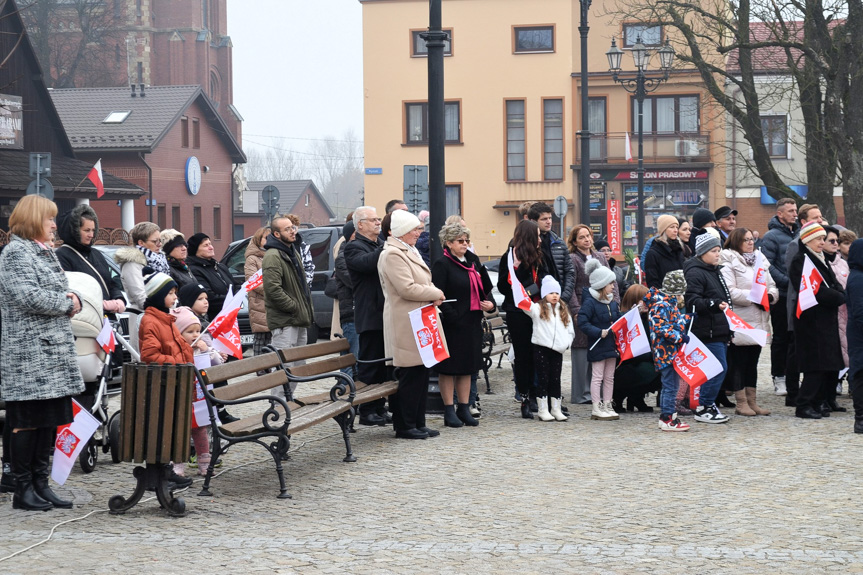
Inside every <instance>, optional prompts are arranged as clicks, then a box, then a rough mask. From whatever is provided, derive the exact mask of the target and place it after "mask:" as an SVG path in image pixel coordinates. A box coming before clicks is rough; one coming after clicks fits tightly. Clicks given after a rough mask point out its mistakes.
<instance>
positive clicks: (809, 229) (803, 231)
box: [800, 221, 827, 244]
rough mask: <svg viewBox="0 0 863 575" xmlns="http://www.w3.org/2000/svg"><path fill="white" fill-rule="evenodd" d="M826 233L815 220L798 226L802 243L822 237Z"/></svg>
mask: <svg viewBox="0 0 863 575" xmlns="http://www.w3.org/2000/svg"><path fill="white" fill-rule="evenodd" d="M826 235H827V232H826V231H824V228H823V227H822V226H821V224H819V223H818V222H816V221H812V222H808V223H807V224H806V225H805V226H803V227H802V228H800V239H801V240H803V243H804V244H808V243H809V242H811V241H812V240H814V239H815V238H823V237H824V236H826Z"/></svg>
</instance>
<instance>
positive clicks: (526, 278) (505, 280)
mask: <svg viewBox="0 0 863 575" xmlns="http://www.w3.org/2000/svg"><path fill="white" fill-rule="evenodd" d="M508 262H509V249H507V251H506V253H504V254H503V256H501V258H500V267H499V268H498V269H500V270H501V271H500V273H498V274H497V291H499V292H500V295H502V296H503V303H502V304H501V306H500V307H501V308H502V309H503V310H504V311H506V312H507V313H509V312H517V311H520V310H519V308H518V307H516V305H515V300H514V299H513V297H512V284H511V283H509V263H508ZM547 275H548V268H547V267H546V265H545V261H544V258H543V260H541V261H540V264H539V267H538V268H537V269H536V270H531V269H530V268H529V267H528V266H527V264H525V263H524V262H519V264H518V267H517V268H515V277H517V278H518V281H519V282H521V285H522V286H524V289H525V290H527V293H528V294H529V295H530V300H531V301H532V302H538V301H539V300H540V299H542V298H540V297H539V286H540V285H542V278H544V277H545V276H547Z"/></svg>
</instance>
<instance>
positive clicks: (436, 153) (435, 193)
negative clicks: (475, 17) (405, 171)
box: [420, 0, 449, 261]
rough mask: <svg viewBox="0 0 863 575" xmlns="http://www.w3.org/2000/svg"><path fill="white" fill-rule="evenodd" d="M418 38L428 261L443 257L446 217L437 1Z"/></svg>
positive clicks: (443, 41)
mask: <svg viewBox="0 0 863 575" xmlns="http://www.w3.org/2000/svg"><path fill="white" fill-rule="evenodd" d="M420 36H421V37H422V38H423V39H424V40H425V41H426V48H427V49H428V123H429V248H430V251H431V260H432V261H435V260H437V259H438V258H440V257H443V246H442V245H441V242H440V239H439V238H438V233H439V232H440V229H441V228H442V227H443V224H444V221H445V220H446V215H447V214H446V176H445V172H446V170H445V167H444V143H445V139H446V132H445V127H444V99H443V94H444V90H443V80H444V76H443V53H444V46H445V45H446V40H447V38H448V37H449V35H448V34H447V33H446V32H444V31H443V30H442V29H441V0H429V29H428V32H423V33H422V34H420Z"/></svg>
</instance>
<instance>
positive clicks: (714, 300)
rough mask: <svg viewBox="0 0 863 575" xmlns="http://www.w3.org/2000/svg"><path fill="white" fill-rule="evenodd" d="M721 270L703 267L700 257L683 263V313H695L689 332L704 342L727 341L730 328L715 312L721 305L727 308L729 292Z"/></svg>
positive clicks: (718, 310)
mask: <svg viewBox="0 0 863 575" xmlns="http://www.w3.org/2000/svg"><path fill="white" fill-rule="evenodd" d="M721 269H722V266H710V265H707V264H706V263H704V262H703V261H701V258H692V259H690V260H687V261H686V263H684V264H683V274H684V276H685V277H686V296H685V301H686V311H687V312H688V313H692V312H695V314H696V316H695V320H694V321H693V322H692V333H694V334H695V336H696V337H697V338H698V339H700V340H701V341H703V342H704V343H716V342H722V343H727V342H729V341H731V328H730V327H728V320H727V319H725V314H724V313H723V312H722V310H721V309H719V304H720V303H722V302H725V303H727V304H728V305H729V306H730V305H731V293H730V292H729V291H728V286H726V285H725V280H723V279H722V274H721V273H720V270H721Z"/></svg>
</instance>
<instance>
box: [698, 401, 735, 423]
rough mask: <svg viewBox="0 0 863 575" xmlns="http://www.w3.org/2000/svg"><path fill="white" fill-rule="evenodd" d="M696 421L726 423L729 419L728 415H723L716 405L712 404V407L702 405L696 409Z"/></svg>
mask: <svg viewBox="0 0 863 575" xmlns="http://www.w3.org/2000/svg"><path fill="white" fill-rule="evenodd" d="M695 421H700V422H701V423H725V422H727V421H728V416H727V415H722V413H720V412H719V408H717V407H716V405H711V406H710V407H704V406H703V405H700V406H698V409H696V410H695Z"/></svg>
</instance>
